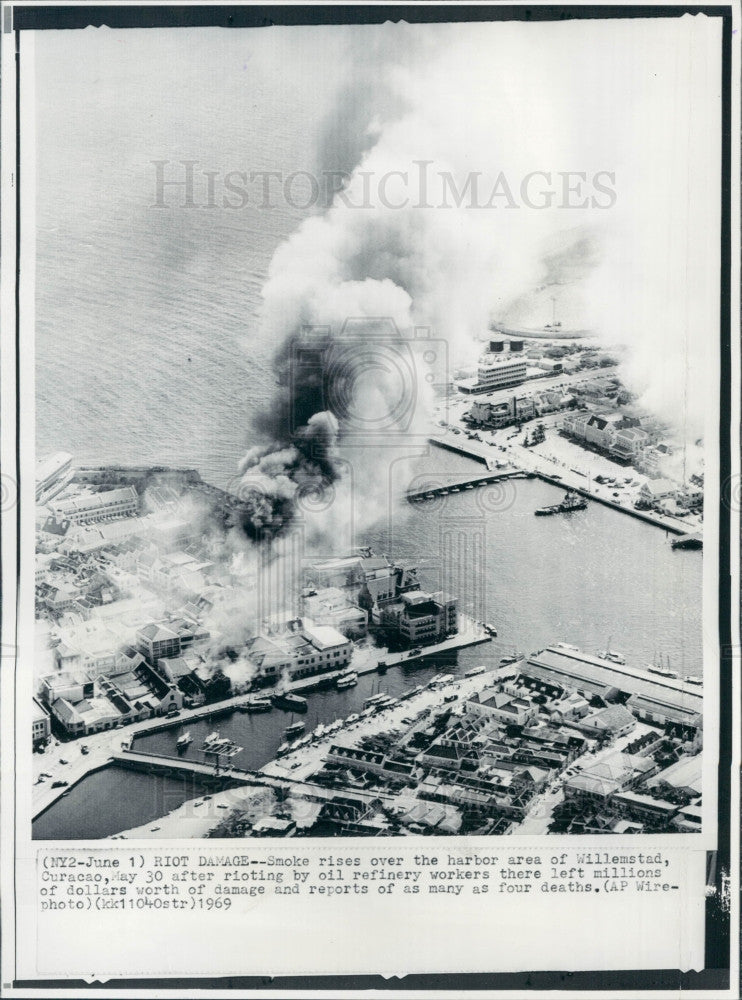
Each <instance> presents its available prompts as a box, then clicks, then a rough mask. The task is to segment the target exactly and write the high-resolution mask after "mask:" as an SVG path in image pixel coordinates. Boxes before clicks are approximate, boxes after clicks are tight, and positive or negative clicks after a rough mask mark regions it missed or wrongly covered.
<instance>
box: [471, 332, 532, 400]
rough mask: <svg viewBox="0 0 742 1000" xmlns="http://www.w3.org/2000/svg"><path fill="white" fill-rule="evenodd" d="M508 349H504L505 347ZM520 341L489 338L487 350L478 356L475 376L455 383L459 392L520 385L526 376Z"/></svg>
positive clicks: (484, 390) (492, 390)
mask: <svg viewBox="0 0 742 1000" xmlns="http://www.w3.org/2000/svg"><path fill="white" fill-rule="evenodd" d="M506 345H507V347H508V350H507V351H506V350H505V347H506ZM522 348H523V343H522V341H511V342H508V341H505V340H500V339H495V340H491V341H490V343H489V347H488V350H487V351H485V353H484V354H482V356H481V357H480V358H479V361H478V363H477V375H476V377H475V378H467V379H462V380H461V381H460V382H458V383H457V385H458V388H459V390H460V391H461V392H466V393H480V392H495V391H497V390H498V389H508V388H510V387H511V386H515V385H520V384H521V382H524V381H525V378H526V364H527V363H526V357H525V355H524V354H523V353H522Z"/></svg>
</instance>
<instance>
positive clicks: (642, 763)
mask: <svg viewBox="0 0 742 1000" xmlns="http://www.w3.org/2000/svg"><path fill="white" fill-rule="evenodd" d="M565 27H567V28H568V29H569V28H574V29H575V30H566V31H565V30H564V28H565ZM540 28H541V30H539V32H538V33H537V34H536V38H535V42H536V44H534V38H533V37H532V35H533V34H535V33H534V32H532V31H531V29H530V28H529V26H527V25H526V26H524V25H522V24H519V23H510V24H508V23H499V24H490V25H482V24H468V25H467V24H458V25H457V24H436V25H415V26H412V25H403V24H383V25H366V26H353V27H349V26H327V27H309V28H295V29H294V28H290V27H288V28H282V27H274V28H269V29H265V30H262V31H261V30H256V31H250V30H248V31H246V32H235V33H234V34H232V35H229V36H227V37H225V36H224V35H223V34H221V33H214V32H210V31H208V30H204V31H201V30H195V31H184V32H182V33H174V34H173V33H171V34H168V33H167V32H162V31H159V32H158V31H157V30H154V31H146V32H140V33H138V32H133V33H130V35H127V36H126V38H122V37H121V34H119V33H117V32H115V31H104V30H101V31H100V32H96V33H87V32H86V33H80V34H78V35H77V36H76V37H75V38H74V41H71V40H70V38H69V36H68V34H67V33H64V32H58V33H57V32H51V33H49V34H42V35H41V36H40V37H39V38H38V39H37V40H36V45H35V59H36V82H35V90H36V102H37V104H36V139H35V141H36V149H37V156H38V175H37V180H36V220H35V223H36V252H37V270H36V300H35V310H36V359H35V378H36V454H37V458H36V463H37V464H36V498H35V499H36V517H35V533H36V568H35V580H34V583H35V607H36V612H35V616H36V643H37V646H36V651H35V656H34V686H35V687H34V691H33V701H34V716H33V743H34V749H35V750H36V753H35V755H34V787H33V798H34V837H35V838H44V839H52V840H58V839H91V838H97V837H130V836H134V835H136V836H145V837H146V836H150V835H151V836H153V837H155V836H156V837H258V836H274V837H286V836H292V837H305V836H337V835H347V834H352V835H354V836H389V835H394V836H406V835H408V834H410V833H412V834H426V835H431V836H440V835H446V834H468V833H471V834H481V835H486V836H504V835H508V834H512V833H516V832H517V833H523V834H526V833H527V834H547V833H621V834H636V833H686V832H691V833H692V832H698V831H699V830H700V829H701V822H702V801H703V787H702V775H703V728H704V726H703V721H704V711H703V702H704V689H705V686H706V685H709V684H710V685H711V686H712V687H713V686H714V683H715V679H714V676H713V662H712V660H711V658H710V657H706V658H704V626H703V565H704V558H708V544H707V547H706V552H704V534H707V533H708V522H709V516H708V513H706V516H705V517H704V494H705V491H706V487H707V478H708V476H707V465H708V458H709V449H708V433H709V430H710V429H711V427H710V425H712V424H713V421H714V419H715V418H717V413H718V391H717V388H716V382H717V380H718V372H717V364H718V362H717V359H716V357H715V355H714V353H713V351H711V350H709V347H710V346H711V344H712V343H713V342H714V341H715V340H716V339H718V330H717V329H715V324H717V323H718V320H717V319H716V317H715V312H716V308H717V303H718V270H719V263H718V231H716V230H715V228H714V227H712V226H709V224H708V219H709V216H710V215H711V214H712V213H713V212H714V210H715V208H716V205H717V202H718V196H719V191H718V169H717V168H718V163H717V161H718V156H717V153H716V147H717V145H718V141H719V127H720V118H719V114H718V102H717V101H716V100H715V94H714V87H713V85H712V84H713V81H714V80H715V77H714V76H713V75H712V73H711V68H712V65H713V59H712V57H713V56H714V55H715V54H716V52H717V51H718V38H717V32H718V27H717V26H716V25H714V24H713V22H706V21H704V20H700V21H699V20H697V19H693V18H687V19H678V20H676V21H674V22H672V23H667V22H664V23H663V22H660V23H654V24H651V25H647V24H641V25H640V26H639V25H638V24H637V23H636V22H633V23H632V22H623V23H620V24H610V23H607V22H604V23H602V24H601V23H597V24H596V23H589V22H588V23H584V22H583V23H580V24H579V25H567V26H563V25H549V26H540ZM639 31H641V34H642V44H641V45H637V40H638V37H639V35H638V33H639ZM131 35H133V37H131ZM560 39H561V40H560ZM196 51H197V52H198V59H194V53H195V52H196ZM320 51H321V52H322V54H323V55H322V58H321V59H318V58H317V54H318V52H320ZM606 63H609V64H610V65H611V71H610V72H609V71H607V69H606ZM566 67H569V71H568V72H566ZM60 75H63V76H64V79H65V86H64V88H60V87H59V86H58V81H59V78H60ZM555 78H556V79H557V80H558V81H559V88H558V90H557V91H556V93H554V92H553V91H552V94H551V97H550V99H549V100H548V101H547V100H545V99H544V95H545V93H546V92H547V91H548V90H549V88H550V81H554V79H555ZM124 79H126V85H125V86H124ZM453 80H455V86H452V81H453ZM683 93H685V94H686V95H690V94H691V93H693V94H694V101H693V102H692V103H691V102H690V101H689V100H687V101H685V102H683V101H682V95H683ZM704 96H705V98H706V100H704ZM677 104H680V105H681V106H682V107H683V112H676V113H675V114H674V115H670V114H669V112H670V110H671V109H672V108H673V107H674V106H676V105H677ZM578 106H579V109H580V114H579V119H578V120H576V119H575V114H574V112H575V108H576V107H578ZM689 275H692V278H690V277H689ZM711 434H712V435H713V430H712V429H711ZM715 448H716V444H715V442H714V441H713V437H712V441H711V459H712V462H711V464H712V466H713V465H714V463H715V456H714V449H715ZM711 476H712V481H713V482H717V483H718V478H717V474H716V472H715V470H714V469H713V468H712V470H711ZM713 517H714V514H713V512H712V516H711V524H712V530H713V526H714V520H713ZM706 541H708V539H706ZM713 541H714V539H713V535H712V538H711V542H712V547H713ZM707 652H708V649H707ZM708 671H712V673H711V674H709V673H708Z"/></svg>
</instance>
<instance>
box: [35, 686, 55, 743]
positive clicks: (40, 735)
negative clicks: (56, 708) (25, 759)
mask: <svg viewBox="0 0 742 1000" xmlns="http://www.w3.org/2000/svg"><path fill="white" fill-rule="evenodd" d="M31 731H32V737H33V747H34V750H35V749H36V748H37V747H40V746H43V745H44V744H45V743H46V741H47V740H48V739H49V737H50V736H51V734H52V729H51V720H50V718H49V713H48V712H47V710H46V709H45V708H44V706H43V705H42V704H41V702H40V701H39V700H38V699H37V698H34V699H33V707H32V711H31Z"/></svg>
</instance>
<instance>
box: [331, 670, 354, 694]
mask: <svg viewBox="0 0 742 1000" xmlns="http://www.w3.org/2000/svg"><path fill="white" fill-rule="evenodd" d="M357 683H358V674H357V673H356V671H355V670H343V672H342V673H341V674H338V676H337V677H336V679H335V687H336V688H337V689H338V691H344V690H345V689H346V688H351V687H355V686H356V684H357Z"/></svg>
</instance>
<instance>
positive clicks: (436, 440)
mask: <svg viewBox="0 0 742 1000" xmlns="http://www.w3.org/2000/svg"><path fill="white" fill-rule="evenodd" d="M428 441H429V442H430V444H434V445H435V446H436V448H445V449H446V450H447V451H455V452H457V453H458V454H459V455H466V457H467V458H473V459H474V460H475V461H476V462H481V463H482V465H486V466H487V468H488V469H490V470H491V469H492V467H493V465H494V464H495V459H494V456H492V455H490V454H488V453H487V452H486V451H485V450H484V448H479V447H477V446H476V445H475V444H472V443H471V442H469V441H468V440H464V441H461V442H459V441H449V440H448V438H442V437H431V438H428Z"/></svg>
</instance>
